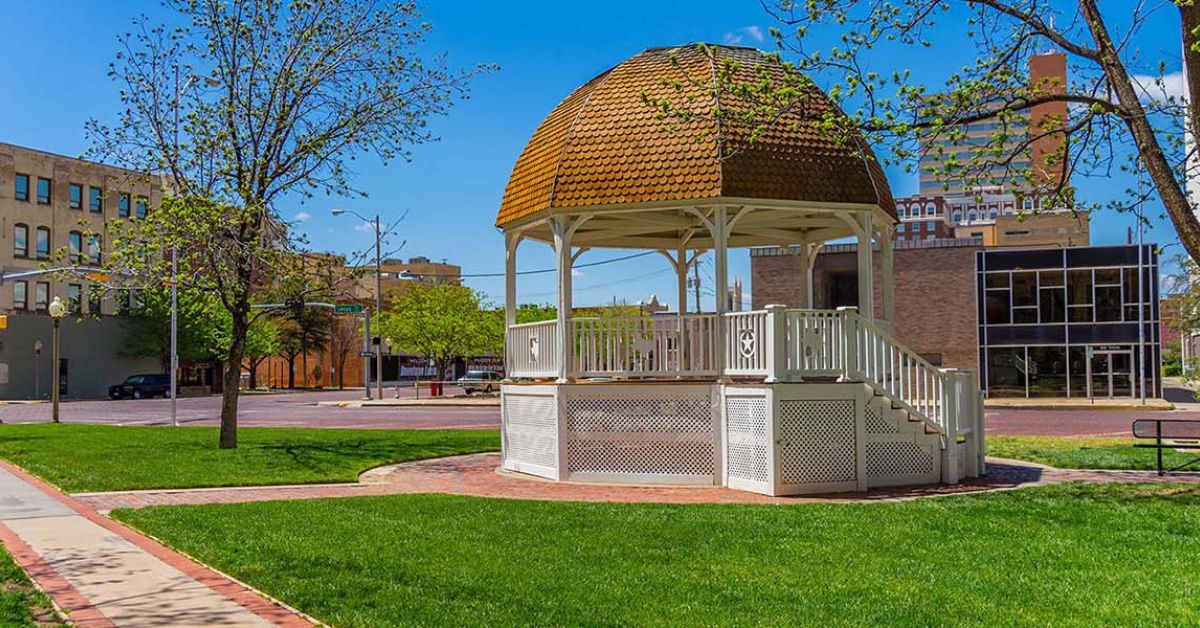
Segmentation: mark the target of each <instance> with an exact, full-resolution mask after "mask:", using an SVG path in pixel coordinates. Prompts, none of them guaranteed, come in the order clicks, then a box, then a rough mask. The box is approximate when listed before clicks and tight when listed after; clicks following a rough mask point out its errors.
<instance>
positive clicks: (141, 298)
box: [122, 287, 229, 368]
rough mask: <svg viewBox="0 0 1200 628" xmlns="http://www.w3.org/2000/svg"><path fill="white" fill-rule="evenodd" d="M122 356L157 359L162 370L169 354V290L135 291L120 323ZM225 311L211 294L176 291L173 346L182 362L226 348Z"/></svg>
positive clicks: (209, 357) (209, 356)
mask: <svg viewBox="0 0 1200 628" xmlns="http://www.w3.org/2000/svg"><path fill="white" fill-rule="evenodd" d="M123 325H124V327H125V344H124V349H123V351H122V355H125V356H128V357H153V358H158V359H159V360H160V361H161V363H162V364H163V366H164V368H167V365H168V364H169V363H170V352H171V290H170V289H169V288H162V287H152V288H146V289H143V290H139V291H138V292H137V296H136V297H135V299H134V306H133V309H132V311H131V312H130V316H129V317H128V318H126V319H125V320H124V321H123ZM228 329H229V312H228V311H227V310H225V309H224V308H222V307H221V304H220V303H219V302H218V301H217V299H216V298H214V297H213V296H212V295H211V294H209V293H206V292H201V291H198V290H190V289H187V290H180V291H179V315H178V337H177V347H178V351H179V357H180V359H182V360H212V359H217V358H219V357H221V356H222V355H223V352H224V351H225V349H226V348H227V346H228Z"/></svg>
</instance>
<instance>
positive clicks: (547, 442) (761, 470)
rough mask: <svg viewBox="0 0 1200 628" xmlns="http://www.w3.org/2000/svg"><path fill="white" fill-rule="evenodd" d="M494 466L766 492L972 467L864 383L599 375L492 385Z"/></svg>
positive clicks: (956, 448)
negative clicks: (496, 434)
mask: <svg viewBox="0 0 1200 628" xmlns="http://www.w3.org/2000/svg"><path fill="white" fill-rule="evenodd" d="M500 405H501V422H502V434H503V467H504V469H506V470H509V471H516V472H520V473H527V474H530V475H535V476H539V477H543V478H547V479H551V480H558V481H571V482H600V483H610V484H631V485H638V484H640V485H647V484H650V485H673V486H681V485H682V486H686V485H702V486H727V487H729V488H735V489H742V490H747V491H753V492H756V493H762V494H765V495H801V494H815V493H837V492H847V491H865V490H867V489H870V488H875V487H882V486H900V485H914V484H935V483H939V482H943V483H956V482H958V481H959V480H960V479H962V478H964V477H974V476H977V475H978V474H979V473H981V472H982V470H983V467H982V453H981V452H979V451H974V445H973V442H974V441H973V439H969V438H968V439H966V440H964V441H963V442H958V439H945V438H943V437H942V435H941V434H939V433H937V432H936V431H933V430H932V429H931V428H928V427H927V425H926V423H925V422H924V421H920V420H913V419H912V418H911V415H910V414H909V413H908V412H907V411H905V410H903V409H900V408H896V407H894V405H893V404H892V403H891V401H889V400H888V399H886V398H884V397H882V396H879V395H876V394H875V393H874V392H873V391H872V389H871V388H870V387H869V386H867V385H866V384H864V383H862V382H804V383H774V384H765V383H750V384H746V383H722V382H683V381H606V382H572V383H562V384H556V383H530V384H504V385H503V386H501V403H500Z"/></svg>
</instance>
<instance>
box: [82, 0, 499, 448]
mask: <svg viewBox="0 0 1200 628" xmlns="http://www.w3.org/2000/svg"><path fill="white" fill-rule="evenodd" d="M166 6H167V8H168V9H170V11H169V12H168V15H169V17H168V18H167V20H168V21H167V22H166V23H162V24H157V23H152V22H150V20H149V18H146V17H141V18H138V19H137V20H135V22H134V25H133V28H131V29H129V31H128V32H127V33H126V34H124V35H123V36H122V37H121V38H120V42H119V44H120V45H119V50H120V51H121V52H119V53H118V55H117V59H116V61H115V63H113V64H112V66H111V69H110V72H109V74H110V76H111V77H112V78H113V79H114V81H116V82H117V83H118V85H119V86H120V94H121V100H122V108H121V110H120V112H119V113H118V116H117V121H116V123H115V124H112V125H105V124H102V123H100V122H98V121H95V120H93V121H90V122H89V123H88V126H87V131H88V133H89V135H90V136H91V138H92V143H93V146H94V147H95V148H94V149H93V150H92V151H90V152H89V156H90V157H92V158H95V159H98V160H101V161H106V162H109V163H115V164H116V165H121V166H125V167H127V168H131V169H133V170H135V171H138V172H146V173H162V174H163V176H164V177H165V179H164V183H166V182H169V186H165V187H169V189H170V192H171V196H170V197H169V198H165V199H163V202H162V206H161V207H159V208H156V209H155V210H154V211H152V212H151V214H150V216H149V217H148V218H147V219H145V220H134V221H128V222H126V223H120V224H115V225H110V227H109V230H110V231H115V232H116V233H115V234H114V235H115V237H114V236H109V237H110V238H111V239H112V240H113V247H112V248H113V253H112V255H110V256H109V257H110V260H109V261H110V265H111V266H112V267H113V268H114V269H115V270H119V271H120V272H121V273H123V274H132V275H135V276H137V277H139V278H140V279H141V281H143V282H146V281H161V278H162V277H171V276H172V274H173V273H171V272H169V271H166V267H165V262H164V260H166V259H167V258H168V257H169V256H168V255H166V253H167V252H169V251H177V252H178V255H179V268H180V270H181V273H180V274H181V277H174V279H176V280H180V279H186V280H187V283H188V284H189V285H192V286H194V287H196V288H197V289H201V290H205V291H208V292H211V293H212V294H214V295H215V296H216V297H217V298H218V299H219V300H220V302H221V304H222V305H223V306H224V307H225V309H226V310H228V312H229V315H230V320H231V322H230V334H229V340H230V341H229V347H228V351H227V353H226V356H225V361H226V363H227V364H231V365H240V364H242V360H243V358H244V357H245V344H246V334H247V332H248V329H249V327H250V323H251V320H252V318H253V317H252V314H251V308H250V306H251V304H252V303H254V302H256V297H257V296H258V295H259V293H260V291H261V290H263V289H264V288H266V287H269V286H271V285H273V284H275V283H277V282H282V281H285V280H286V278H287V277H288V276H289V273H292V272H294V271H296V270H297V267H298V266H301V267H302V266H303V265H304V264H303V263H301V261H298V260H296V259H295V258H296V256H295V255H293V253H294V251H296V250H299V249H300V248H301V247H302V245H303V242H302V241H301V240H300V239H299V238H298V237H297V236H296V235H295V234H294V233H293V232H292V231H290V230H289V229H288V227H287V225H286V223H285V221H284V220H283V218H282V217H281V216H280V214H279V212H278V210H277V207H276V203H278V202H279V201H280V200H281V199H283V198H284V197H289V198H297V197H304V196H312V195H313V194H315V193H317V192H334V191H336V192H337V193H338V194H343V195H344V194H345V193H347V191H349V192H351V193H353V192H355V190H354V189H353V188H352V187H351V186H350V181H349V177H350V175H351V174H352V172H351V171H350V169H349V166H350V164H351V163H352V160H353V159H355V158H356V157H357V156H361V155H363V154H374V155H376V156H378V157H380V158H382V159H384V160H387V159H390V158H394V157H401V158H403V157H406V156H407V154H408V153H407V151H408V150H409V148H410V147H411V146H413V145H414V144H419V143H421V142H425V141H429V140H431V139H433V138H432V136H431V134H430V133H429V131H428V130H427V129H426V126H425V122H426V119H427V118H429V117H430V116H436V115H441V114H445V113H446V112H447V111H448V110H449V108H450V106H451V105H452V104H453V102H455V101H456V100H457V99H459V98H461V97H464V96H465V95H466V83H467V81H468V79H469V78H470V77H471V76H473V75H474V74H476V73H477V72H479V71H481V70H485V69H487V68H477V69H476V70H473V71H467V72H459V71H451V70H448V69H447V68H446V67H445V65H444V60H443V58H442V57H436V56H435V57H432V58H427V57H425V56H424V54H423V53H424V51H423V40H424V38H425V36H426V35H427V34H428V32H429V31H430V29H431V26H430V24H429V23H428V22H424V21H422V20H421V19H420V14H419V11H418V9H417V6H416V5H415V4H414V3H410V2H393V3H363V2H340V1H338V0H310V1H305V2H287V1H286V0H168V1H167V2H166ZM164 271H166V272H164ZM238 371H239V369H238V368H231V369H227V371H226V380H225V386H224V398H223V400H222V411H221V427H222V429H221V437H220V444H221V446H222V447H233V446H235V445H236V441H237V439H236V427H237V396H238V386H237V377H238Z"/></svg>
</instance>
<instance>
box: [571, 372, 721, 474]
mask: <svg viewBox="0 0 1200 628" xmlns="http://www.w3.org/2000/svg"><path fill="white" fill-rule="evenodd" d="M566 418H567V431H568V435H567V439H568V441H567V465H568V468H569V470H570V472H571V473H572V474H577V473H578V474H586V475H591V474H601V475H622V476H690V477H696V476H708V477H709V478H711V477H712V476H713V474H714V473H715V472H716V471H715V469H716V453H715V451H716V438H715V434H714V433H713V423H714V420H713V409H712V401H711V397H710V394H709V393H707V392H706V393H704V394H697V395H693V396H690V397H684V396H663V397H650V396H625V397H621V396H614V397H597V396H590V395H589V396H586V397H577V398H572V399H569V400H568V401H567V417H566Z"/></svg>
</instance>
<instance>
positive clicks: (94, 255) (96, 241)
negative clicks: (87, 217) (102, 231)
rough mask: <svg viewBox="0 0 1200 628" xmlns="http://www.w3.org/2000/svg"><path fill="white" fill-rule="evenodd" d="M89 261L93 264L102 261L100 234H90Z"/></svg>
mask: <svg viewBox="0 0 1200 628" xmlns="http://www.w3.org/2000/svg"><path fill="white" fill-rule="evenodd" d="M88 261H89V262H91V263H93V264H99V263H100V236H98V235H93V236H88Z"/></svg>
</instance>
